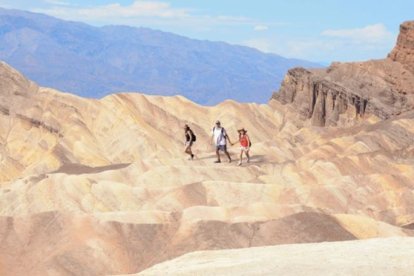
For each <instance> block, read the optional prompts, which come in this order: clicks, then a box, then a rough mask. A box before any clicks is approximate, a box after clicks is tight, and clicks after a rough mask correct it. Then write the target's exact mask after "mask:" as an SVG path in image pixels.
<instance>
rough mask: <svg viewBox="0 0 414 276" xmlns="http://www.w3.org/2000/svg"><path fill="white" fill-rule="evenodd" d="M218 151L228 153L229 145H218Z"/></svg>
mask: <svg viewBox="0 0 414 276" xmlns="http://www.w3.org/2000/svg"><path fill="white" fill-rule="evenodd" d="M216 149H217V150H221V151H227V145H217V146H216Z"/></svg>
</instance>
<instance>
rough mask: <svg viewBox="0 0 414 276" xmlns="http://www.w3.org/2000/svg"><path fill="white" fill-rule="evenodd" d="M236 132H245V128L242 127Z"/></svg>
mask: <svg viewBox="0 0 414 276" xmlns="http://www.w3.org/2000/svg"><path fill="white" fill-rule="evenodd" d="M237 132H244V133H246V132H247V130H245V129H244V128H241V129H239V130H237Z"/></svg>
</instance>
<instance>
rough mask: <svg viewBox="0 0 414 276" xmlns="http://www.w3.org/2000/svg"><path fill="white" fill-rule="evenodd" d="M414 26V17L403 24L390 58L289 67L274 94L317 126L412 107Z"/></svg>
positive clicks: (391, 113)
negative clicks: (413, 19)
mask: <svg viewBox="0 0 414 276" xmlns="http://www.w3.org/2000/svg"><path fill="white" fill-rule="evenodd" d="M413 26H414V22H406V23H404V24H402V25H401V34H400V36H399V38H398V43H397V46H396V47H395V49H394V50H393V51H392V53H391V54H390V58H387V59H383V60H372V61H367V62H355V63H333V64H332V65H331V66H329V67H328V68H327V69H317V70H315V69H314V70H306V69H303V68H295V69H291V70H289V72H288V74H287V75H286V77H285V79H284V81H283V83H282V86H281V88H280V90H279V92H277V93H274V95H273V99H276V100H278V101H279V102H281V103H282V104H291V106H292V107H293V108H294V109H296V110H298V111H299V113H300V115H301V116H302V118H303V119H305V120H306V119H309V120H310V122H311V124H312V125H315V126H336V125H344V124H348V123H354V122H355V120H354V119H355V118H361V117H365V116H366V115H372V116H375V117H377V118H379V119H381V120H384V119H388V118H391V117H393V116H395V115H399V114H401V113H403V112H407V111H410V110H412V109H413V108H414V71H413V70H412V69H413V61H414V55H413V53H414V42H413V41H414V39H413V37H414V36H413V31H412V29H413ZM395 61H397V62H395Z"/></svg>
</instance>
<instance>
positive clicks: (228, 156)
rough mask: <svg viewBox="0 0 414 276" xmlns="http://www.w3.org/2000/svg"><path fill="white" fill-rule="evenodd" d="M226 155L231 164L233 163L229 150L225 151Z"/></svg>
mask: <svg viewBox="0 0 414 276" xmlns="http://www.w3.org/2000/svg"><path fill="white" fill-rule="evenodd" d="M224 153H225V154H226V155H227V158H229V163H231V157H230V154H229V152H228V151H227V149H226V150H225V151H224Z"/></svg>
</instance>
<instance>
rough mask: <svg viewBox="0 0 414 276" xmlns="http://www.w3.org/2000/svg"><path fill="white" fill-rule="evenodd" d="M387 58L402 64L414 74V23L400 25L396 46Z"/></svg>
mask: <svg viewBox="0 0 414 276" xmlns="http://www.w3.org/2000/svg"><path fill="white" fill-rule="evenodd" d="M388 57H389V58H390V59H392V60H393V61H397V62H400V63H402V64H404V65H405V66H406V67H407V69H408V70H410V71H411V72H413V73H414V21H407V22H404V23H403V24H401V26H400V34H399V36H398V39H397V45H396V46H395V47H394V49H393V50H392V52H391V53H390V54H389V55H388Z"/></svg>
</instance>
